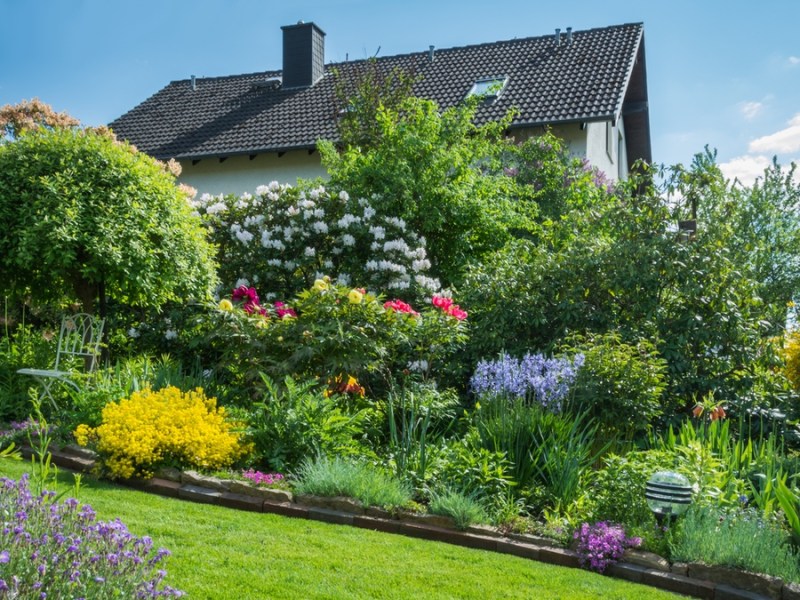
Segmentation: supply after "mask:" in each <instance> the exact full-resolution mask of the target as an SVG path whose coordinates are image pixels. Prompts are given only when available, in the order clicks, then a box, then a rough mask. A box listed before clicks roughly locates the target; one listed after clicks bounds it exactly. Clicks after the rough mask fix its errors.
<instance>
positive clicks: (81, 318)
mask: <svg viewBox="0 0 800 600" xmlns="http://www.w3.org/2000/svg"><path fill="white" fill-rule="evenodd" d="M104 326H105V320H104V319H96V318H95V317H93V316H92V315H89V314H86V313H78V314H74V315H65V316H64V318H63V319H62V321H61V332H60V333H59V334H58V351H57V352H56V365H55V369H56V370H58V364H59V362H60V361H61V360H62V358H66V357H71V356H72V357H75V358H82V359H83V364H84V368H85V370H86V371H92V370H93V369H94V368H95V366H96V363H97V357H98V356H99V355H100V341H101V340H102V339H103V327H104Z"/></svg>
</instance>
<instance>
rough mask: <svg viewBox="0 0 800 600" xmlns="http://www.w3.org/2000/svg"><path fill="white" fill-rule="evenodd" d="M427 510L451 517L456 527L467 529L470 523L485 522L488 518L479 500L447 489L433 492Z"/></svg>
mask: <svg viewBox="0 0 800 600" xmlns="http://www.w3.org/2000/svg"><path fill="white" fill-rule="evenodd" d="M428 510H429V511H430V512H431V513H433V514H434V515H444V516H446V517H451V518H452V519H453V522H454V523H455V525H456V527H457V528H458V529H468V528H469V526H470V525H475V524H477V523H486V522H487V520H488V517H487V515H486V510H484V508H483V505H482V504H481V502H480V501H479V500H477V499H476V498H475V497H471V496H469V495H466V494H464V493H463V492H460V491H454V490H447V491H445V492H442V493H440V494H434V496H433V499H432V500H431V503H430V505H429V506H428Z"/></svg>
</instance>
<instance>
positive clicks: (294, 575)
mask: <svg viewBox="0 0 800 600" xmlns="http://www.w3.org/2000/svg"><path fill="white" fill-rule="evenodd" d="M27 468H29V463H27V462H24V461H23V462H19V461H10V460H5V459H0V475H4V476H7V477H12V478H18V477H19V476H20V475H21V474H22V473H23V471H24V470H26V469H27ZM61 480H62V481H64V482H71V477H70V476H68V475H66V474H62V477H61ZM80 500H81V501H82V502H84V503H88V504H91V505H92V507H93V508H94V509H95V510H96V511H97V513H98V518H100V519H104V520H108V519H112V518H115V517H120V518H121V519H122V520H123V521H124V522H125V523H126V524H127V525H128V527H129V529H130V530H131V532H132V533H134V534H136V535H140V536H141V535H149V536H151V537H152V538H153V539H154V541H155V545H156V546H163V547H166V548H168V549H170V550H171V551H172V553H173V555H172V557H170V558H169V560H168V563H167V567H166V568H167V571H168V572H169V575H168V577H167V582H168V583H169V584H171V585H173V586H175V587H177V588H179V589H182V590H184V591H186V592H188V593H189V597H190V598H195V599H202V598H208V599H214V600H217V599H220V600H224V599H230V600H261V599H265V598H292V599H307V598H336V599H339V598H381V599H384V598H386V599H391V598H425V599H426V600H427V599H436V598H442V599H443V598H481V599H485V600H488V599H496V598H525V599H530V598H564V599H570V600H574V599H580V598H587V599H588V598H592V599H595V598H604V599H610V598H626V599H628V598H631V599H636V598H641V599H643V600H644V599H648V600H650V599H654V600H658V599H660V598H676V597H677V596H675V595H673V594H669V593H667V592H663V591H660V590H656V589H653V588H648V587H645V586H640V585H636V584H631V583H628V582H624V581H618V580H615V579H611V578H608V577H603V576H601V575H597V574H594V573H590V572H588V571H582V570H577V569H567V568H563V567H556V566H551V565H547V564H543V563H538V562H535V561H530V560H525V559H522V558H517V557H513V556H506V555H501V554H496V553H492V552H486V551H481V550H472V549H468V548H461V547H457V546H450V545H447V544H443V543H438V542H429V541H424V540H418V539H412V538H406V537H403V536H399V535H392V534H386V533H379V532H373V531H367V530H364V529H357V528H353V527H346V526H336V525H329V524H326V523H320V522H316V521H305V520H299V519H290V518H285V517H279V516H276V515H270V514H259V513H249V512H242V511H236V510H232V509H227V508H222V507H217V506H209V505H203V504H195V503H192V502H185V501H179V500H175V499H172V498H164V497H161V496H155V495H151V494H146V493H143V492H138V491H133V490H130V489H127V488H124V487H120V486H115V485H111V484H109V483H106V482H100V481H86V482H85V485H84V487H83V488H82V490H81V493H80Z"/></svg>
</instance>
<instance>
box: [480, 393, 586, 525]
mask: <svg viewBox="0 0 800 600" xmlns="http://www.w3.org/2000/svg"><path fill="white" fill-rule="evenodd" d="M474 414H475V416H474V424H473V427H474V431H475V435H476V436H477V438H478V440H479V444H480V445H481V446H482V447H484V448H487V449H488V450H490V451H493V452H503V453H505V455H506V457H507V458H508V460H509V461H510V463H511V465H512V468H511V473H513V477H514V480H515V481H516V482H517V484H518V485H519V488H520V491H523V490H524V489H526V488H529V487H533V486H537V485H538V486H542V487H543V489H544V491H545V496H546V497H545V498H543V499H541V500H542V501H544V502H549V503H555V504H559V505H561V506H566V505H568V504H569V503H571V502H572V501H573V500H575V499H577V498H578V496H579V492H580V482H581V479H582V477H583V476H584V474H585V473H586V472H588V470H589V469H590V468H591V466H592V465H593V464H594V462H595V460H596V459H597V458H598V456H599V454H600V453H601V452H602V450H597V449H595V448H594V445H595V434H596V431H597V428H596V427H595V426H594V425H592V424H591V422H590V421H588V420H587V419H586V418H584V417H582V416H573V415H570V414H567V413H565V414H555V413H552V412H550V411H547V410H545V409H543V408H542V407H541V406H539V405H538V404H533V405H530V406H529V405H526V404H525V403H524V401H522V400H520V399H514V400H508V399H506V398H503V397H497V398H494V399H492V400H490V401H484V402H483V403H481V406H480V408H477V407H476V410H475V413H474ZM537 508H540V509H541V508H543V507H542V506H538V507H537Z"/></svg>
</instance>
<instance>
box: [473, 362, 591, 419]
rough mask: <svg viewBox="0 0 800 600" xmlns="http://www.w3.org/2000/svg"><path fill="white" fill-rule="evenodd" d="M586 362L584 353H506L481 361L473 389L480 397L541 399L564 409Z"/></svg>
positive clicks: (546, 405)
mask: <svg viewBox="0 0 800 600" xmlns="http://www.w3.org/2000/svg"><path fill="white" fill-rule="evenodd" d="M583 361H584V356H583V354H576V355H575V357H574V358H573V359H572V360H570V359H568V358H547V357H545V356H544V355H543V354H526V355H525V356H523V357H522V358H521V359H517V358H514V357H512V356H509V355H508V354H505V353H503V354H502V355H501V356H500V358H499V359H497V360H493V361H488V360H482V361H480V362H479V363H478V366H477V367H476V368H475V373H474V374H473V376H472V379H471V380H470V388H471V389H472V392H473V393H475V394H476V395H478V396H484V397H490V398H497V397H504V398H509V399H522V400H526V401H527V402H528V403H533V402H537V403H538V404H540V405H541V406H543V407H544V408H547V409H549V410H551V411H553V412H556V413H557V412H560V411H561V409H562V408H563V403H564V401H565V400H566V399H567V397H568V395H569V391H570V386H571V385H572V383H573V382H574V381H575V379H576V378H577V376H578V370H579V369H580V368H581V366H583Z"/></svg>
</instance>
